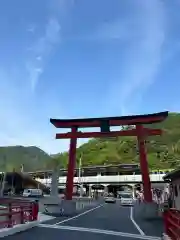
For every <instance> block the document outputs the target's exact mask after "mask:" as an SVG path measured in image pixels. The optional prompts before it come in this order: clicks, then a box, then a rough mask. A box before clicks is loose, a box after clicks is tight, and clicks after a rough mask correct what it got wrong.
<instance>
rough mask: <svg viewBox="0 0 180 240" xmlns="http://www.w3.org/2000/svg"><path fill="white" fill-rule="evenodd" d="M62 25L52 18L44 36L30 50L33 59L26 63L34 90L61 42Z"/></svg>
mask: <svg viewBox="0 0 180 240" xmlns="http://www.w3.org/2000/svg"><path fill="white" fill-rule="evenodd" d="M60 29H61V27H60V23H59V22H58V20H57V19H56V18H50V19H49V21H48V23H47V24H46V27H45V33H44V34H43V36H41V37H40V38H38V39H37V41H36V42H35V43H34V44H33V46H32V47H31V48H30V52H31V57H30V59H28V61H27V62H26V69H27V71H28V73H29V79H30V83H31V88H32V90H34V89H35V87H36V85H37V83H38V80H39V78H40V76H41V74H42V73H43V71H44V66H45V63H46V61H47V58H48V57H49V55H50V53H51V51H52V50H53V47H54V46H55V45H56V44H57V43H58V42H59V40H60Z"/></svg>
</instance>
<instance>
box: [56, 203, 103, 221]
mask: <svg viewBox="0 0 180 240" xmlns="http://www.w3.org/2000/svg"><path fill="white" fill-rule="evenodd" d="M103 205H104V204H101V205H98V206H97V207H94V208H91V209H89V210H87V211H85V212H82V213H80V214H78V215H76V216H74V217H71V218H68V219H65V220H62V221H60V222H58V223H55V224H53V225H58V224H61V223H65V222H69V221H70V220H73V219H75V218H78V217H81V216H83V215H85V214H87V213H89V212H92V211H94V210H96V209H98V208H100V207H102V206H103Z"/></svg>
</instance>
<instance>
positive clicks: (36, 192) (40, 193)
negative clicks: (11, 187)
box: [23, 189, 43, 197]
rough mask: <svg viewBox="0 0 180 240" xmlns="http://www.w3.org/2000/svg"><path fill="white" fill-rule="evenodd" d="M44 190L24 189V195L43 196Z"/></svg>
mask: <svg viewBox="0 0 180 240" xmlns="http://www.w3.org/2000/svg"><path fill="white" fill-rule="evenodd" d="M42 196H43V191H42V190H41V189H24V192H23V197H42Z"/></svg>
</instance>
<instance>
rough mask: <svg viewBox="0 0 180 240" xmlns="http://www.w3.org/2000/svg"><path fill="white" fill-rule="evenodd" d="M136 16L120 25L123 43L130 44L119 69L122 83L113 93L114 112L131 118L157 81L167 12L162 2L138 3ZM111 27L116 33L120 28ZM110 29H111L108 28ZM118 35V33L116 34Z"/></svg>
mask: <svg viewBox="0 0 180 240" xmlns="http://www.w3.org/2000/svg"><path fill="white" fill-rule="evenodd" d="M133 7H135V8H134V13H135V14H134V15H132V16H131V18H130V19H128V20H127V21H124V22H122V24H121V23H120V22H119V21H118V24H119V29H120V30H119V31H120V33H121V29H123V31H122V32H123V39H124V38H125V40H126V41H128V43H129V44H128V48H127V49H126V59H125V60H124V62H123V63H121V64H122V65H121V66H120V68H121V69H122V72H121V74H120V76H118V78H119V79H115V84H114V85H113V87H112V88H111V89H110V97H109V99H108V101H109V102H110V105H111V108H114V110H116V111H117V110H118V111H119V110H120V111H121V113H122V114H129V112H131V111H133V110H134V109H135V108H136V107H137V105H138V104H139V103H140V102H141V100H142V97H143V93H144V91H145V90H146V89H147V88H148V87H149V86H150V85H151V84H152V83H153V82H154V81H156V76H157V73H158V70H159V68H160V66H161V60H162V59H161V54H162V48H163V44H164V41H165V37H166V22H165V10H164V6H163V3H162V1H160V0H152V1H148V0H139V1H136V6H133ZM115 26H116V27H114V25H113V26H112V29H113V36H114V35H115V36H118V37H119V38H120V36H121V34H120V35H119V34H118V33H117V34H114V29H116V30H117V25H115ZM108 28H109V26H108ZM117 31H118V30H117Z"/></svg>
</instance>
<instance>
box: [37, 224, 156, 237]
mask: <svg viewBox="0 0 180 240" xmlns="http://www.w3.org/2000/svg"><path fill="white" fill-rule="evenodd" d="M38 226H39V227H44V228H53V229H61V230H69V231H79V232H89V233H97V234H106V235H113V236H121V237H128V238H130V237H131V238H134V239H144V240H161V238H159V237H153V236H142V235H139V234H133V233H124V232H116V231H109V230H103V229H95V228H83V227H71V226H62V225H50V224H39V225H38Z"/></svg>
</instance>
